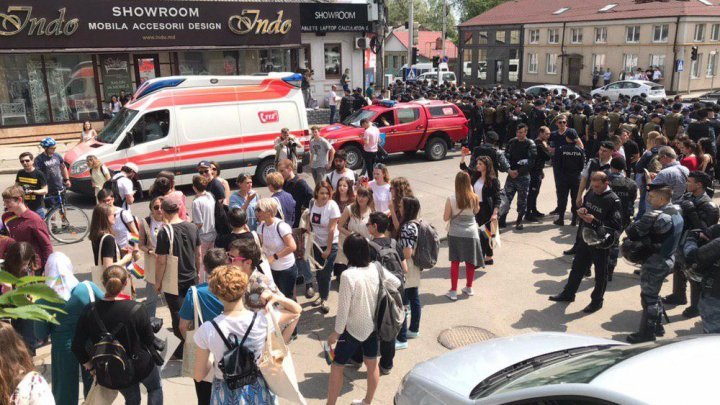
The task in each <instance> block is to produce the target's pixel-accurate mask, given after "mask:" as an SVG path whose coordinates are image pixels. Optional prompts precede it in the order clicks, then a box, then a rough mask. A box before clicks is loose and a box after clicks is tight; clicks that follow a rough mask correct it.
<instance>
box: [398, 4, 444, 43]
mask: <svg viewBox="0 0 720 405" xmlns="http://www.w3.org/2000/svg"><path fill="white" fill-rule="evenodd" d="M412 1H413V19H414V20H415V21H416V22H418V23H420V29H421V30H428V31H442V12H443V0H412ZM453 1H455V0H448V7H447V12H448V16H447V19H446V20H445V24H446V25H445V26H446V29H447V36H448V38H449V39H451V40H452V41H453V42H457V28H456V25H457V21H456V19H455V15H454V14H453V13H452V8H453V7H454V4H453ZM386 4H387V7H388V24H389V25H391V26H393V27H400V26H404V25H405V23H407V21H408V9H409V4H410V0H391V1H389V2H387V3H386Z"/></svg>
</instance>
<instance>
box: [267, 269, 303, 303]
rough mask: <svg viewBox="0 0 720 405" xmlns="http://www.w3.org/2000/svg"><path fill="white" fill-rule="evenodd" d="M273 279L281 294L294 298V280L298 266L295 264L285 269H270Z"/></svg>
mask: <svg viewBox="0 0 720 405" xmlns="http://www.w3.org/2000/svg"><path fill="white" fill-rule="evenodd" d="M272 276H273V280H275V285H277V287H278V290H280V292H281V293H283V295H285V296H286V297H288V298H290V299H294V298H295V280H297V276H298V268H297V266H296V265H295V264H293V265H292V266H290V267H289V268H287V269H285V270H278V271H275V270H272Z"/></svg>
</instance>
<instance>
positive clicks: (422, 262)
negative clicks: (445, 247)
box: [412, 220, 440, 270]
mask: <svg viewBox="0 0 720 405" xmlns="http://www.w3.org/2000/svg"><path fill="white" fill-rule="evenodd" d="M413 222H414V223H415V224H416V225H417V228H418V240H417V243H416V245H415V251H414V252H413V256H412V259H413V263H415V265H416V266H418V267H419V268H420V269H421V270H425V269H431V268H433V267H435V263H437V261H438V252H439V251H440V238H439V237H438V233H437V231H436V230H435V227H434V226H432V225H431V224H430V223H426V222H423V221H422V220H419V221H413Z"/></svg>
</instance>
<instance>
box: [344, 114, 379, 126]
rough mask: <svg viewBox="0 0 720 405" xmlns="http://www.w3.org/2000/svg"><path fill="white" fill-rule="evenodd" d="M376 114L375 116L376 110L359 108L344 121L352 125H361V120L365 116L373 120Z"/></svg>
mask: <svg viewBox="0 0 720 405" xmlns="http://www.w3.org/2000/svg"><path fill="white" fill-rule="evenodd" d="M374 116H375V111H371V110H357V111H355V112H354V113H352V114H350V116H349V117H347V118H345V121H343V124H345V125H350V126H353V127H359V126H360V121H362V120H363V119H365V118H367V119H369V120H372V118H373V117H374Z"/></svg>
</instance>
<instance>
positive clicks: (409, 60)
mask: <svg viewBox="0 0 720 405" xmlns="http://www.w3.org/2000/svg"><path fill="white" fill-rule="evenodd" d="M414 8H415V6H414V5H413V0H409V1H408V50H407V51H408V55H407V65H408V71H410V69H412V63H413V62H412V60H413V46H414V45H413V44H414V43H415V40H414V38H413V34H414V33H415V28H414V25H413V24H414V19H413V17H414V16H413V9H414Z"/></svg>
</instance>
